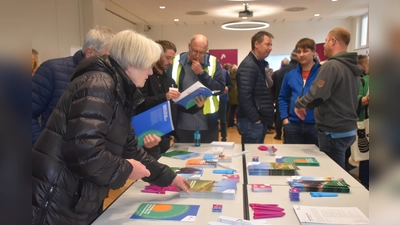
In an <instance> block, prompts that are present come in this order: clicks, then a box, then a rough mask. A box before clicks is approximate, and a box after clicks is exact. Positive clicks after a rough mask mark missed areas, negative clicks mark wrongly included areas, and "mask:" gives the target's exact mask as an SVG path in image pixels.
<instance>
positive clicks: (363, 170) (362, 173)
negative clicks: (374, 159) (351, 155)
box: [358, 160, 369, 190]
mask: <svg viewBox="0 0 400 225" xmlns="http://www.w3.org/2000/svg"><path fill="white" fill-rule="evenodd" d="M358 168H359V174H358V178H360V181H361V184H362V185H363V186H364V187H365V188H366V189H368V190H369V160H365V161H360V166H359V167H358Z"/></svg>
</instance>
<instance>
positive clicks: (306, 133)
mask: <svg viewBox="0 0 400 225" xmlns="http://www.w3.org/2000/svg"><path fill="white" fill-rule="evenodd" d="M283 127H284V129H285V144H314V145H316V146H318V132H317V129H316V128H315V124H305V123H294V122H290V123H287V124H285V125H283Z"/></svg>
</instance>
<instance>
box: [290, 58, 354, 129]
mask: <svg viewBox="0 0 400 225" xmlns="http://www.w3.org/2000/svg"><path fill="white" fill-rule="evenodd" d="M361 75H362V69H361V67H360V66H358V65H357V53H355V52H342V53H338V54H336V55H333V56H332V57H330V58H329V59H328V61H327V62H325V63H324V64H323V65H322V66H321V69H320V70H319V73H318V75H317V77H316V78H315V81H314V83H313V84H312V86H311V88H310V92H308V94H307V95H305V96H303V97H300V98H298V99H297V100H296V102H295V106H296V107H297V108H306V109H313V108H315V110H314V116H315V122H316V127H317V129H319V130H321V131H325V132H337V133H341V132H348V131H352V130H355V129H357V120H358V115H357V106H358V93H359V89H360V76H361Z"/></svg>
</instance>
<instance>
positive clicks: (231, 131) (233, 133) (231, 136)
mask: <svg viewBox="0 0 400 225" xmlns="http://www.w3.org/2000/svg"><path fill="white" fill-rule="evenodd" d="M272 131H275V130H272ZM227 133H228V136H227V141H233V142H235V143H241V136H240V134H239V133H238V131H237V129H236V127H234V128H228V129H227ZM274 136H275V133H274V134H267V135H266V137H265V140H264V143H268V144H282V141H281V140H275V139H274ZM220 140H221V139H220ZM132 183H133V181H132V180H129V179H128V180H127V181H126V184H125V186H124V187H122V188H120V189H118V190H110V192H109V194H108V197H107V198H106V199H105V200H104V208H107V207H108V206H109V205H110V204H111V203H112V202H113V201H114V200H115V199H117V198H118V196H120V195H121V194H122V193H123V192H124V191H125V190H126V189H127V188H128V187H129V186H130V185H131V184H132Z"/></svg>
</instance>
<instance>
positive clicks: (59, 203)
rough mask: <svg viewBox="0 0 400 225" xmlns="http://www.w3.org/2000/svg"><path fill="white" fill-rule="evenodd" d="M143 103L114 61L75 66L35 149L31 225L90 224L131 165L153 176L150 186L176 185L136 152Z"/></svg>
mask: <svg viewBox="0 0 400 225" xmlns="http://www.w3.org/2000/svg"><path fill="white" fill-rule="evenodd" d="M142 101H143V98H142V96H141V93H140V91H138V89H137V88H136V86H135V85H134V84H133V82H132V81H131V80H130V79H129V77H128V76H127V75H126V73H125V72H124V71H123V69H122V68H121V67H120V66H119V65H118V64H117V63H116V62H115V61H114V60H113V59H112V58H111V57H110V56H102V57H91V58H88V59H85V60H83V61H82V62H81V63H80V64H79V65H78V66H77V68H76V70H75V72H74V75H73V77H72V82H71V83H70V85H69V86H68V89H67V90H66V91H65V92H64V94H63V95H62V96H61V98H60V101H59V102H58V104H57V107H56V109H55V110H54V112H53V113H52V115H51V116H50V118H49V121H48V122H47V125H46V128H45V130H44V131H43V132H42V134H41V135H40V137H39V139H38V140H37V142H36V144H35V146H34V148H33V149H32V213H33V219H32V224H57V225H62V224H85V225H86V224H89V223H90V222H91V221H92V220H93V219H94V218H95V217H96V216H97V211H98V209H99V208H100V207H101V203H102V201H103V200H104V198H105V197H106V195H107V192H108V190H109V189H110V188H111V189H117V188H120V187H121V186H123V185H124V184H125V181H126V179H127V178H128V176H129V174H130V173H131V171H132V166H131V164H130V163H129V162H127V161H126V160H125V159H126V158H133V159H136V160H139V161H140V162H142V163H143V164H144V165H145V166H146V167H147V169H149V170H150V172H151V176H150V177H147V178H145V179H143V180H144V181H147V182H150V183H154V184H156V185H160V186H166V185H169V184H171V182H172V180H173V179H174V178H175V176H176V175H175V174H174V173H173V172H172V170H171V169H170V168H169V167H168V166H166V165H163V164H160V163H158V162H157V161H156V160H154V159H153V158H152V157H149V156H148V155H147V154H146V152H145V151H144V150H143V148H141V147H138V145H137V138H136V137H135V134H134V131H133V128H132V126H131V123H130V118H131V117H132V115H133V112H134V109H135V108H136V106H137V105H138V104H140V103H141V102H142ZM133 201H134V200H133Z"/></svg>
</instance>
